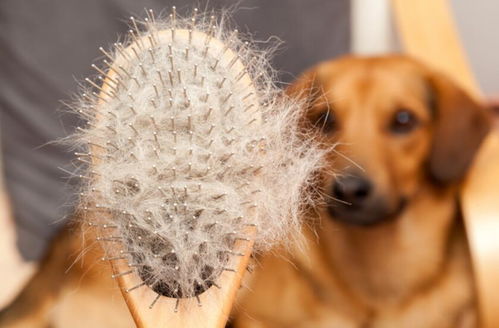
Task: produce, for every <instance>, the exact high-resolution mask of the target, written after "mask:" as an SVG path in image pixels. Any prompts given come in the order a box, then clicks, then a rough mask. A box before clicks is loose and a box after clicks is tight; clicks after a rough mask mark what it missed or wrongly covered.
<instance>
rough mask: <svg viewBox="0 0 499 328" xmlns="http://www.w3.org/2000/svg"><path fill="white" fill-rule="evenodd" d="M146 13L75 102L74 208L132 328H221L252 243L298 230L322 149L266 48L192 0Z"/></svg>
mask: <svg viewBox="0 0 499 328" xmlns="http://www.w3.org/2000/svg"><path fill="white" fill-rule="evenodd" d="M147 14H148V15H147V16H148V17H147V18H146V19H145V20H144V21H143V22H138V21H136V20H135V19H134V18H131V30H130V31H129V35H128V36H127V41H126V42H125V43H124V44H121V43H116V44H115V45H114V48H113V50H104V49H103V48H100V50H101V51H102V52H103V54H104V55H105V57H106V59H105V60H104V64H105V66H104V67H103V68H99V67H98V66H96V65H92V66H93V67H94V68H95V69H96V70H97V71H98V72H99V73H100V74H101V75H99V76H97V78H96V79H94V80H91V79H86V81H87V82H88V83H89V87H90V88H89V89H87V90H86V92H84V93H83V96H82V97H81V99H80V101H79V104H78V106H77V110H78V112H79V113H80V114H81V115H82V116H83V117H84V118H85V119H86V120H87V121H88V124H87V125H86V126H85V127H80V128H78V133H77V138H76V143H77V145H78V146H83V147H84V148H85V150H84V151H82V152H78V153H77V155H78V158H79V160H80V161H82V162H83V163H84V164H85V165H86V166H87V169H86V172H87V173H86V174H82V175H81V178H82V181H84V187H83V188H84V190H83V191H82V193H81V204H82V207H83V209H84V210H85V213H86V214H85V215H84V217H85V220H86V222H87V224H88V225H89V226H91V227H92V228H93V229H95V234H96V235H97V236H98V237H97V240H98V241H99V242H100V244H101V245H102V247H103V250H104V253H105V256H104V257H103V260H106V261H110V262H111V265H112V268H113V272H114V274H113V278H116V279H117V281H118V283H119V286H120V287H121V290H122V293H123V296H124V298H125V300H126V302H127V304H128V307H129V309H130V311H131V313H132V315H133V318H134V320H135V321H136V324H137V325H138V326H139V327H166V326H168V327H223V326H224V324H225V323H226V321H227V318H228V315H229V313H230V308H231V305H232V302H233V300H234V298H235V294H236V292H237V289H238V288H239V285H240V282H241V278H242V276H243V274H244V272H245V268H246V266H247V264H248V261H249V257H250V253H251V252H252V249H253V251H254V252H260V251H265V250H268V249H270V248H271V247H272V246H274V245H275V244H276V243H282V242H283V241H284V240H288V241H289V240H295V239H296V238H299V231H300V215H301V213H302V211H303V209H304V208H305V207H306V206H307V205H308V204H309V203H310V202H312V201H313V199H312V197H311V196H310V195H308V194H307V193H304V190H307V189H309V186H310V185H311V184H312V182H313V174H312V173H313V172H314V171H315V170H316V169H317V168H318V166H319V165H320V163H321V158H322V154H323V151H322V150H320V147H319V146H318V145H316V144H315V143H314V141H313V138H304V137H303V135H300V132H299V129H298V122H299V117H300V111H301V109H302V107H301V106H300V104H299V103H297V102H294V101H291V100H290V99H288V98H286V97H285V96H284V95H283V94H282V92H281V90H279V89H278V88H277V87H276V86H275V84H274V82H273V75H272V71H271V70H270V69H269V67H268V65H267V56H266V55H267V53H266V52H265V51H256V50H254V49H252V47H251V45H250V43H248V42H243V41H240V39H239V36H238V33H237V30H236V31H227V30H226V29H225V28H224V23H223V21H224V20H223V19H222V22H217V20H216V19H215V17H213V16H211V17H210V16H208V15H205V14H201V13H199V12H198V11H197V10H196V9H195V10H194V14H193V15H192V16H191V17H189V18H180V17H178V15H177V13H176V11H175V7H173V10H172V13H171V15H170V16H169V17H167V18H166V19H165V20H159V19H156V18H155V17H154V15H153V12H152V11H151V10H149V11H147ZM290 236H291V237H296V238H295V239H293V238H291V237H290Z"/></svg>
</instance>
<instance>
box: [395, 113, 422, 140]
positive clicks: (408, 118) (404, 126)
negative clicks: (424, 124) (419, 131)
mask: <svg viewBox="0 0 499 328" xmlns="http://www.w3.org/2000/svg"><path fill="white" fill-rule="evenodd" d="M417 125H418V119H417V117H416V115H414V114H413V113H412V112H411V111H409V110H407V109H401V110H399V111H397V112H396V113H395V115H394V116H393V119H392V122H391V124H390V130H391V131H392V132H394V133H399V134H401V133H408V132H410V131H412V130H413V129H414V128H415V127H416V126H417Z"/></svg>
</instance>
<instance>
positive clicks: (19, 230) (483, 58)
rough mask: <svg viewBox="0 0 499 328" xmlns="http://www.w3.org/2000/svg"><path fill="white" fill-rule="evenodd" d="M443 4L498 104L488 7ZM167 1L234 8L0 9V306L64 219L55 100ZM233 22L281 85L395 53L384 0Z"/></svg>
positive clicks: (496, 7)
mask: <svg viewBox="0 0 499 328" xmlns="http://www.w3.org/2000/svg"><path fill="white" fill-rule="evenodd" d="M451 3H452V8H453V13H454V17H455V18H456V20H457V24H458V30H459V33H460V35H461V38H462V42H463V44H464V47H465V49H466V51H467V53H468V56H469V60H470V63H471V66H472V69H473V71H474V73H475V74H476V77H477V79H478V81H479V84H480V87H481V90H482V91H483V92H484V94H485V96H486V97H487V99H489V100H490V102H491V103H498V104H499V63H498V58H499V38H497V31H498V30H499V21H498V20H497V15H498V14H499V1H497V0H478V1H459V0H452V1H451ZM172 5H175V6H177V8H178V10H179V12H180V13H183V12H186V10H189V11H190V10H192V8H193V7H195V6H198V7H200V8H209V9H211V8H213V9H218V8H221V7H227V6H233V5H234V1H231V0H210V1H206V2H205V1H187V0H183V1H176V2H175V1H165V0H162V1H160V0H140V1H139V0H85V1H80V0H3V1H1V2H0V133H1V134H0V144H1V152H0V163H1V173H0V179H1V180H0V183H1V185H0V188H1V190H3V191H1V196H2V200H1V203H0V290H2V293H0V307H1V306H2V305H3V304H6V303H7V302H8V301H9V300H10V299H12V297H14V296H15V294H16V293H17V291H18V290H19V289H20V288H22V286H23V284H24V282H25V281H26V280H27V279H29V277H30V276H31V274H32V273H33V272H34V270H35V268H36V264H37V262H38V261H39V260H40V258H41V257H42V256H43V254H44V251H45V249H46V247H47V244H48V243H49V241H50V239H51V238H52V237H53V236H54V235H55V234H56V233H57V231H58V230H59V229H60V227H62V226H63V225H64V224H65V223H67V222H68V220H69V219H70V217H71V214H72V211H73V206H74V204H73V202H74V201H73V197H72V195H74V193H75V189H74V188H75V183H76V182H77V181H74V180H73V179H70V174H69V173H68V172H70V171H72V170H73V169H74V168H73V167H72V165H71V163H72V161H73V156H72V154H71V152H70V150H69V149H67V148H66V147H65V146H64V145H63V144H61V143H55V142H54V141H57V140H60V139H61V138H64V137H66V136H67V135H69V134H71V132H72V131H73V129H74V128H75V127H76V126H78V121H77V119H76V118H75V117H73V116H72V115H71V114H69V113H67V109H66V108H65V107H64V106H63V105H62V103H61V101H71V97H72V94H74V93H75V92H76V91H77V89H78V83H79V81H81V80H83V78H84V77H86V76H88V75H91V74H94V72H93V71H92V70H91V68H90V64H91V63H94V62H96V61H97V60H98V59H99V58H100V59H102V58H101V53H100V52H99V51H98V47H99V46H106V45H109V44H111V43H113V42H115V41H117V40H118V35H120V34H124V33H125V32H126V31H127V29H128V25H127V20H126V18H127V17H129V16H130V15H134V16H137V17H144V7H147V8H152V9H153V10H154V11H155V12H156V14H161V13H162V12H166V10H169V8H170V7H171V6H172ZM233 19H234V27H237V28H238V29H239V30H241V31H243V32H249V31H251V33H252V35H253V37H254V39H256V40H268V39H269V38H270V40H271V42H278V41H282V45H281V46H280V47H279V50H278V51H277V53H276V55H275V57H274V58H273V62H272V65H273V67H274V68H275V69H277V70H279V71H280V72H281V73H280V78H281V80H282V81H283V83H287V82H290V81H292V80H293V79H294V78H295V77H296V76H297V75H298V74H299V73H300V72H302V71H303V70H305V69H306V68H308V67H310V66H312V65H314V64H316V63H318V62H320V61H322V60H326V59H330V58H333V57H338V56H341V55H343V54H347V53H350V52H354V53H359V54H381V53H386V52H393V51H398V50H399V49H400V42H399V39H398V36H397V34H396V33H395V30H394V25H393V17H392V13H391V10H390V6H389V2H388V0H354V1H349V0H279V1H268V0H242V1H239V2H238V9H237V11H236V12H235V15H234V17H233ZM494 34H495V35H494ZM7 195H8V201H7V199H6V198H5V197H6V196H7Z"/></svg>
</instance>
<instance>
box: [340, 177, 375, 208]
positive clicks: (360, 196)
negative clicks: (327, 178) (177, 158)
mask: <svg viewBox="0 0 499 328" xmlns="http://www.w3.org/2000/svg"><path fill="white" fill-rule="evenodd" d="M371 189H372V187H371V183H370V182H369V181H368V180H367V179H366V178H364V177H362V176H351V175H349V176H344V177H340V178H338V179H336V181H335V182H334V183H333V190H332V192H333V197H335V198H337V199H338V200H340V201H343V202H346V203H348V204H349V205H350V206H352V207H359V206H362V205H363V203H364V202H365V201H366V200H367V199H368V198H369V195H370V194H371Z"/></svg>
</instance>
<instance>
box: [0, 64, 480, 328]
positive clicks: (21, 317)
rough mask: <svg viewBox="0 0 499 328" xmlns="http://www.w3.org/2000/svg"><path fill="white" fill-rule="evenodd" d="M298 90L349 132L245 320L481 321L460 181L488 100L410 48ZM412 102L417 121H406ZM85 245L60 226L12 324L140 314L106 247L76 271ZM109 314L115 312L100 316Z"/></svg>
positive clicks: (319, 72)
mask: <svg viewBox="0 0 499 328" xmlns="http://www.w3.org/2000/svg"><path fill="white" fill-rule="evenodd" d="M288 90H289V93H290V94H291V95H293V96H296V97H306V100H307V103H308V106H309V110H308V111H307V116H306V117H305V118H304V120H303V128H304V129H314V130H315V131H316V132H318V133H319V134H320V135H321V136H320V138H322V139H323V141H324V142H325V143H326V144H331V143H339V144H338V146H337V148H336V152H334V153H332V154H331V156H330V158H329V160H330V162H331V168H332V169H334V171H335V172H336V175H335V176H334V175H332V174H330V172H323V174H322V186H321V187H322V190H323V193H324V195H325V196H326V198H327V202H326V204H325V205H324V206H323V207H322V208H320V209H318V210H317V211H316V212H314V213H311V217H310V223H311V224H310V225H309V226H307V227H306V228H304V233H305V235H306V236H307V246H306V247H305V248H301V249H299V250H295V251H292V252H289V253H284V252H281V253H277V254H274V255H268V256H264V257H262V258H260V259H259V261H260V265H259V266H257V269H256V272H255V273H254V274H252V275H251V276H250V277H249V279H248V280H247V282H246V283H247V284H248V286H249V287H250V288H249V289H248V290H244V291H243V290H242V291H241V293H240V294H241V295H240V298H239V301H238V304H237V305H236V307H235V311H234V319H233V325H234V326H235V327H237V328H267V327H268V328H270V327H283V328H284V327H295V328H305V327H314V328H320V327H328V328H330V327H333V328H334V327H338V328H349V327H352V328H353V327H356V328H357V327H358V328H361V327H362V328H365V327H394V328H395V327H396V328H400V327H404V328H409V327H417V328H422V327H429V328H430V327H435V328H446V327H449V328H450V327H452V328H454V327H477V326H478V323H477V318H476V303H475V298H474V286H473V278H472V272H471V268H470V261H469V254H468V250H467V245H466V239H465V235H464V233H463V228H462V224H461V222H460V218H459V211H458V199H457V190H458V186H459V182H460V180H461V179H462V178H463V176H464V175H465V172H466V170H467V168H468V166H469V164H470V162H471V160H472V158H473V155H474V153H475V152H476V150H477V148H478V147H479V145H480V142H481V140H482V138H483V137H484V135H485V134H486V132H487V131H488V128H489V119H488V115H487V113H486V111H485V109H484V108H482V107H481V106H479V105H478V104H477V103H475V102H474V101H473V100H472V99H471V98H470V97H468V96H467V95H466V94H465V93H464V92H463V91H462V90H460V89H459V88H458V87H457V86H456V85H455V84H454V83H453V82H451V81H450V80H449V79H447V78H445V77H444V76H442V75H441V74H439V73H437V72H435V71H433V70H432V69H430V68H427V67H426V66H424V65H422V64H420V63H418V62H416V61H414V60H411V59H408V58H406V57H402V56H388V57H378V58H357V57H345V58H343V59H340V60H336V61H330V62H326V63H323V64H320V65H318V66H317V67H315V68H313V69H311V70H310V71H308V72H306V73H305V74H303V75H302V76H301V77H300V78H299V79H298V80H297V81H296V82H295V83H294V84H293V85H292V86H291V87H290V88H289V89H288ZM400 112H403V113H404V114H403V115H406V114H407V113H409V114H410V116H409V119H410V120H409V123H407V121H406V120H407V119H408V117H407V115H406V116H403V117H401V120H402V122H401V124H398V123H400V122H398V121H396V122H395V121H394V117H395V116H396V115H397V113H400ZM397 122H398V123H397ZM345 177H355V179H357V180H359V179H361V180H362V181H364V182H366V183H368V184H369V186H370V189H369V195H368V197H364V196H365V195H364V196H362V197H364V198H363V200H362V203H361V204H360V205H359V206H354V205H355V204H354V203H350V204H348V203H349V202H348V201H342V200H341V199H340V200H335V198H337V197H336V196H337V194H338V193H339V192H337V189H335V188H336V187H338V183H339V182H340V181H342V179H343V180H344V178H345ZM340 187H341V186H340ZM335 190H336V192H335ZM343 191H344V190H343ZM283 192H285V191H283ZM340 195H343V194H341V193H340ZM343 196H344V195H343ZM340 198H341V197H340ZM357 205H358V204H357ZM80 248H81V245H80V244H78V242H77V241H76V242H75V240H74V239H70V238H69V237H68V235H64V236H61V237H60V238H59V241H58V242H56V243H55V244H54V247H53V252H52V253H51V254H50V255H49V257H48V259H47V260H46V261H45V262H44V263H43V264H42V268H41V270H40V271H39V272H38V274H37V276H35V278H34V279H33V281H32V282H31V283H30V284H29V285H28V287H27V288H26V289H25V290H24V291H23V293H22V294H21V296H20V297H19V298H18V300H17V301H16V302H15V303H14V304H13V305H12V306H11V307H10V308H9V309H8V310H7V311H5V313H4V314H3V315H2V316H1V318H0V327H14V328H15V327H48V326H49V325H52V326H53V327H80V326H78V324H80V325H81V327H90V326H94V327H104V326H105V327H127V326H130V325H131V323H130V321H129V320H130V316H129V314H128V313H126V309H125V308H124V303H123V301H122V300H120V296H119V294H118V293H117V292H116V291H115V290H114V291H112V290H111V287H110V283H109V280H110V278H108V277H109V271H108V269H107V270H106V269H104V268H103V267H102V266H101V265H99V268H97V269H96V268H91V266H92V265H94V264H93V261H94V260H95V256H94V258H92V256H90V259H88V258H87V259H86V260H85V262H84V264H83V266H79V267H74V268H73V269H71V270H70V273H69V276H65V275H63V271H64V270H65V269H67V267H68V266H69V265H70V263H72V262H71V261H67V260H64V259H65V258H67V254H68V253H69V252H75V253H76V252H77V251H78V249H80ZM86 257H88V256H86ZM97 257H98V255H97ZM87 270H90V271H89V273H87V274H86V275H85V272H86V271H87ZM102 270H104V271H102ZM99 272H101V273H99ZM102 272H104V273H102ZM104 279H105V281H104ZM91 293H95V294H93V295H94V297H95V299H96V300H90V296H88V295H91ZM113 293H114V294H113ZM103 294H104V295H103ZM109 294H113V295H114V297H113V298H111V297H110V295H109ZM100 295H102V296H100ZM72 307H74V308H72ZM85 309H86V310H85ZM96 309H97V310H96ZM92 311H97V312H96V313H94V315H92ZM102 313H105V314H102ZM54 318H55V319H54ZM96 318H97V319H96ZM98 318H101V319H103V320H106V321H109V322H104V321H103V322H101V323H98V324H97V323H95V324H92V323H91V322H92V320H98ZM113 319H114V320H116V322H114V323H113V322H112V321H113ZM85 320H86V321H85ZM52 326H51V327H52Z"/></svg>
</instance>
